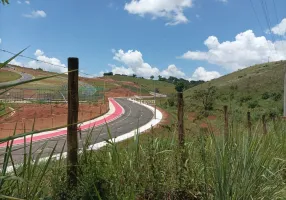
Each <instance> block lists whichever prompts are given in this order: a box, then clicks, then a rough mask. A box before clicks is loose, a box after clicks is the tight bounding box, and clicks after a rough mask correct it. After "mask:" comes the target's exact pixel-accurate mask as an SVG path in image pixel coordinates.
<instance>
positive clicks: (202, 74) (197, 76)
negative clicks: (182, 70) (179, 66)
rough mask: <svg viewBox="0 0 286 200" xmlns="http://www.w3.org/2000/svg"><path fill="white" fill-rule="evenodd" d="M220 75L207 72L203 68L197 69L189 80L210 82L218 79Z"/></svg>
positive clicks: (214, 72) (215, 72)
mask: <svg viewBox="0 0 286 200" xmlns="http://www.w3.org/2000/svg"><path fill="white" fill-rule="evenodd" d="M220 76H221V75H220V73H218V72H217V71H207V70H206V69H205V68H203V67H198V68H197V69H196V70H195V72H194V73H193V75H192V77H191V80H197V81H198V80H203V81H210V80H212V79H215V78H218V77H220Z"/></svg>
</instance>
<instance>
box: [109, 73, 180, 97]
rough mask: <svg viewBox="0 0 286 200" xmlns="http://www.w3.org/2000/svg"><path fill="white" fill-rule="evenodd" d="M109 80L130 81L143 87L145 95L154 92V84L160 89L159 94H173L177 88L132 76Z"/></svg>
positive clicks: (112, 77) (117, 76) (116, 76)
mask: <svg viewBox="0 0 286 200" xmlns="http://www.w3.org/2000/svg"><path fill="white" fill-rule="evenodd" d="M107 78H111V79H113V80H115V81H128V82H132V83H135V84H137V85H142V91H145V93H146V92H148V91H154V84H155V87H156V88H158V89H159V92H160V93H162V94H171V93H174V92H175V86H174V85H173V84H171V83H167V82H164V81H158V80H150V79H143V78H135V77H130V76H120V75H114V76H108V77H107Z"/></svg>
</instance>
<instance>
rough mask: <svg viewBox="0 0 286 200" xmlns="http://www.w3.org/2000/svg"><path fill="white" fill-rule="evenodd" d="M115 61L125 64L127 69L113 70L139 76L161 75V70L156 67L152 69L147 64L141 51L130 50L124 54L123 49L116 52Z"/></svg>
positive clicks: (118, 68)
mask: <svg viewBox="0 0 286 200" xmlns="http://www.w3.org/2000/svg"><path fill="white" fill-rule="evenodd" d="M113 59H114V60H117V61H119V62H121V63H123V64H124V65H125V66H126V67H117V68H116V67H115V66H114V67H113V69H114V70H115V69H116V70H117V72H119V70H121V71H124V72H125V74H127V73H131V72H133V73H135V74H137V75H138V76H143V77H150V76H151V75H154V76H157V75H159V72H160V71H159V69H158V68H156V67H151V65H149V64H148V63H145V62H144V60H143V56H142V53H141V52H140V51H137V50H135V51H133V50H129V51H127V52H124V51H123V50H122V49H120V50H118V51H116V52H115V55H114V57H113Z"/></svg>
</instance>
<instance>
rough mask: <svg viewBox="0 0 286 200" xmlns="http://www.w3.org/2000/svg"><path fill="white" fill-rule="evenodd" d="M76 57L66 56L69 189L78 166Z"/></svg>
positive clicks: (72, 184) (74, 178) (73, 182)
mask: <svg viewBox="0 0 286 200" xmlns="http://www.w3.org/2000/svg"><path fill="white" fill-rule="evenodd" d="M78 65H79V61H78V58H68V71H69V73H68V119H67V126H68V127H67V181H68V182H67V184H68V188H69V190H74V189H76V187H77V166H78V158H77V153H78V140H77V123H78V107H79V99H78Z"/></svg>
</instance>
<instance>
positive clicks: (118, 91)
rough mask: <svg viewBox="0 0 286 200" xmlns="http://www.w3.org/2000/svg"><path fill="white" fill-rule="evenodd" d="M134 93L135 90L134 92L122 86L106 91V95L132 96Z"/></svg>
mask: <svg viewBox="0 0 286 200" xmlns="http://www.w3.org/2000/svg"><path fill="white" fill-rule="evenodd" d="M134 95H136V93H135V92H132V91H130V90H129V89H126V88H122V87H116V88H113V89H111V90H109V91H108V92H106V93H105V96H106V97H131V96H134Z"/></svg>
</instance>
